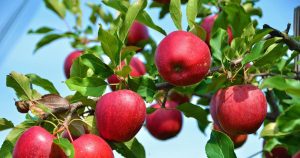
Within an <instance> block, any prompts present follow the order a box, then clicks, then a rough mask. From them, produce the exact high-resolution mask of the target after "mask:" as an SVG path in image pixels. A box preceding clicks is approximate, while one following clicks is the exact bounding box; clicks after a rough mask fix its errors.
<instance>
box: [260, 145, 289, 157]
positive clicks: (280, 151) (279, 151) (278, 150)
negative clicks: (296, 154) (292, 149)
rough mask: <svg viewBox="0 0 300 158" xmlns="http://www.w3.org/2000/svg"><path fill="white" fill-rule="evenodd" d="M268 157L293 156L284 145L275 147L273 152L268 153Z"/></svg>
mask: <svg viewBox="0 0 300 158" xmlns="http://www.w3.org/2000/svg"><path fill="white" fill-rule="evenodd" d="M265 156H266V158H292V156H290V155H289V153H288V151H287V149H286V148H284V147H275V148H273V149H272V151H271V153H266V155H265Z"/></svg>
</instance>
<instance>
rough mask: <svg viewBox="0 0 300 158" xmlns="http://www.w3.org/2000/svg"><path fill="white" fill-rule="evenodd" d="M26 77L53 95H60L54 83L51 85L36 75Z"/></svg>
mask: <svg viewBox="0 0 300 158" xmlns="http://www.w3.org/2000/svg"><path fill="white" fill-rule="evenodd" d="M26 76H27V77H28V78H29V79H30V82H31V83H32V84H35V85H37V86H40V87H42V88H44V89H45V90H46V91H48V92H50V93H51V94H59V92H58V91H57V90H56V88H55V87H54V85H53V83H51V82H50V81H49V80H47V79H44V78H41V77H40V76H38V75H36V74H27V75H26Z"/></svg>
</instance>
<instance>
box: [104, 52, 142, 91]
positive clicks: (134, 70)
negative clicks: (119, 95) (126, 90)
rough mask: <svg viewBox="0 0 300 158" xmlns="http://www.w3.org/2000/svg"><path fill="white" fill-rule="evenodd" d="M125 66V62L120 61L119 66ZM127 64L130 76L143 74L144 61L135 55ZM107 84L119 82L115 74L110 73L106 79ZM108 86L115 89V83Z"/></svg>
mask: <svg viewBox="0 0 300 158" xmlns="http://www.w3.org/2000/svg"><path fill="white" fill-rule="evenodd" d="M123 66H125V62H122V63H121V68H122V67H123ZM129 66H130V68H131V72H130V74H129V75H130V76H132V77H139V76H143V75H144V74H146V67H145V65H144V63H143V62H142V61H141V60H140V59H139V58H136V57H133V58H131V60H130V63H129ZM107 81H108V83H109V84H118V83H120V80H119V79H118V77H117V75H115V74H114V75H111V76H110V77H108V79H107ZM110 88H111V89H112V90H113V91H115V90H116V89H117V86H116V85H110Z"/></svg>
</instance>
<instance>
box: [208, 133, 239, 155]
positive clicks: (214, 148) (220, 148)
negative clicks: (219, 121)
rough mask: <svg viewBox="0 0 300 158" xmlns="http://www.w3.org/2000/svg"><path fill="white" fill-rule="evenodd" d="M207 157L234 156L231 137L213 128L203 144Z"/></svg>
mask: <svg viewBox="0 0 300 158" xmlns="http://www.w3.org/2000/svg"><path fill="white" fill-rule="evenodd" d="M205 151H206V155H207V157H208V158H236V155H235V153H234V146H233V142H232V141H231V139H230V138H229V137H228V136H227V135H226V134H224V133H222V132H218V131H215V130H213V131H212V132H211V135H210V139H209V140H208V142H207V144H206V146H205Z"/></svg>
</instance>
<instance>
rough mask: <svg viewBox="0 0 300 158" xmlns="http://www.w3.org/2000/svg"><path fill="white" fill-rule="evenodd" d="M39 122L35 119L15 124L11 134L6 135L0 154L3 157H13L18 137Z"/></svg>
mask: <svg viewBox="0 0 300 158" xmlns="http://www.w3.org/2000/svg"><path fill="white" fill-rule="evenodd" d="M36 124H37V123H36V122H34V121H29V120H26V121H24V122H22V123H21V124H19V125H17V126H15V127H14V128H13V129H12V130H11V131H10V132H9V134H8V135H7V136H6V138H5V141H4V142H3V144H2V146H1V149H0V155H1V157H3V158H11V157H12V153H13V149H14V146H15V144H16V142H17V140H18V138H19V137H20V136H21V134H22V133H23V132H24V131H25V130H27V129H28V128H30V127H32V126H34V125H36Z"/></svg>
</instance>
